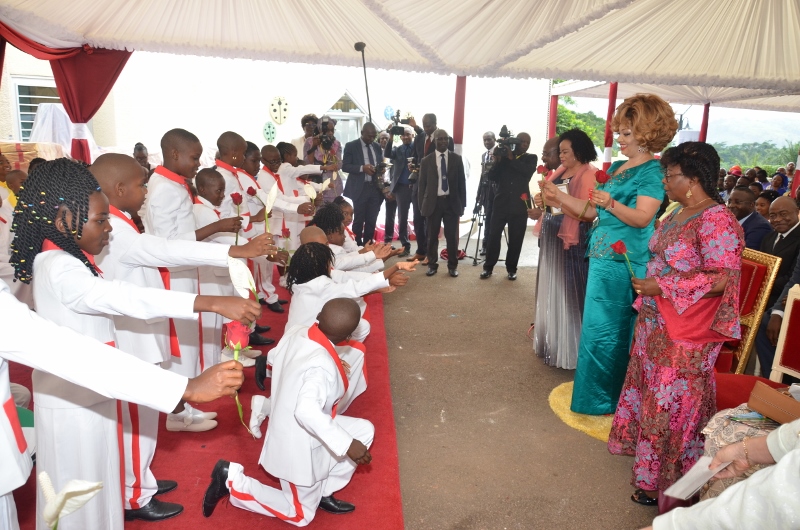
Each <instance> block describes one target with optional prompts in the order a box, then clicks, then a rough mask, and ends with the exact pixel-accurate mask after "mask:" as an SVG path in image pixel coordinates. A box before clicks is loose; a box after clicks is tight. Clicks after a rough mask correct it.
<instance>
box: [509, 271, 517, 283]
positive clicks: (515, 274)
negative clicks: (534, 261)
mask: <svg viewBox="0 0 800 530" xmlns="http://www.w3.org/2000/svg"><path fill="white" fill-rule="evenodd" d="M508 279H509V280H511V281H512V282H513V281H514V280H516V279H517V273H516V272H509V273H508Z"/></svg>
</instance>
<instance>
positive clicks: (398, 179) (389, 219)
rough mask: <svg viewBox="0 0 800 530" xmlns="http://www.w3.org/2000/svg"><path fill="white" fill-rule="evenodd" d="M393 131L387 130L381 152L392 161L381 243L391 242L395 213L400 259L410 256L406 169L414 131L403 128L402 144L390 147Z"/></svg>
mask: <svg viewBox="0 0 800 530" xmlns="http://www.w3.org/2000/svg"><path fill="white" fill-rule="evenodd" d="M393 129H394V127H392V128H390V129H389V141H388V142H387V143H386V147H385V149H384V151H383V156H384V157H386V158H389V159H390V160H391V161H392V181H391V183H390V184H389V188H388V195H387V196H386V232H385V235H384V237H383V242H384V243H391V242H392V239H393V237H394V217H395V211H396V212H397V222H398V225H399V226H398V228H399V232H400V243H401V244H402V245H403V252H402V253H401V254H400V257H401V258H402V257H405V256H408V255H409V254H411V242H410V241H409V239H408V210H409V208H410V207H411V186H412V182H411V181H410V180H409V179H408V178H409V176H410V175H411V170H409V168H408V159H409V158H412V157H413V156H414V154H413V152H414V151H413V148H412V147H411V140H413V138H414V129H412V128H411V127H409V126H408V125H406V126H405V127H403V134H402V136H401V137H400V138H401V139H402V141H403V143H402V144H401V145H398V146H397V147H392V142H393V141H394V130H393Z"/></svg>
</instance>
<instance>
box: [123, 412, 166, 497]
mask: <svg viewBox="0 0 800 530" xmlns="http://www.w3.org/2000/svg"><path fill="white" fill-rule="evenodd" d="M120 411H121V414H120V417H119V419H120V421H121V422H122V440H123V441H122V444H123V445H122V447H123V454H122V456H121V458H122V459H123V461H124V462H125V492H124V497H123V505H124V507H125V509H126V510H136V509H138V508H141V507H142V506H146V505H147V503H149V502H150V499H152V498H153V495H155V494H156V491H158V484H157V483H156V477H155V476H154V475H153V472H152V471H150V464H151V463H152V462H153V455H154V454H155V452H156V440H157V439H158V411H157V410H153V409H151V408H149V407H143V406H141V405H137V404H135V403H128V402H126V401H120Z"/></svg>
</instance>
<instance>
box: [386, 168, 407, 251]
mask: <svg viewBox="0 0 800 530" xmlns="http://www.w3.org/2000/svg"><path fill="white" fill-rule="evenodd" d="M392 195H394V200H393V201H389V200H387V201H386V232H385V235H384V236H383V242H384V243H391V242H392V239H393V238H394V215H395V212H397V222H398V223H399V227H398V232H400V243H401V244H402V245H403V246H404V247H405V248H407V249H411V242H410V241H409V240H408V209H409V208H410V207H411V185H410V184H397V185H396V186H395V187H394V191H393V192H392Z"/></svg>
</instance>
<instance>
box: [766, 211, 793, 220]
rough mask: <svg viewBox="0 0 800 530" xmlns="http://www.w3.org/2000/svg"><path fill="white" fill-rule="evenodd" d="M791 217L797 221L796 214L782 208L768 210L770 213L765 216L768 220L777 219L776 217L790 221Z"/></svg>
mask: <svg viewBox="0 0 800 530" xmlns="http://www.w3.org/2000/svg"><path fill="white" fill-rule="evenodd" d="M793 218H794V220H795V221H797V214H792V212H789V211H787V210H783V211H780V212H777V213H771V212H770V214H769V215H768V216H767V219H769V220H770V221H777V220H778V219H783V220H785V221H791V220H793Z"/></svg>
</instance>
